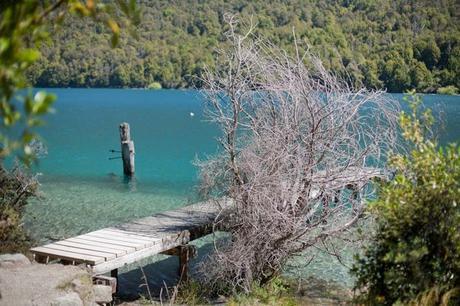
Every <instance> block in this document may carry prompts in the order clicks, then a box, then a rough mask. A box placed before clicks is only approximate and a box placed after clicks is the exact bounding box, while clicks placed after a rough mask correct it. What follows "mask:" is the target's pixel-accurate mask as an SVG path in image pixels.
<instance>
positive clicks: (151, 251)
mask: <svg viewBox="0 0 460 306" xmlns="http://www.w3.org/2000/svg"><path fill="white" fill-rule="evenodd" d="M228 206H230V201H229V200H221V201H219V202H216V201H207V202H201V203H197V204H193V205H189V206H186V207H182V208H180V209H177V210H173V211H167V212H161V213H157V214H155V215H153V216H150V217H145V218H142V219H138V220H135V221H132V222H129V223H125V224H121V225H117V226H113V227H108V228H104V229H101V230H97V231H94V232H90V233H87V234H84V235H80V236H76V237H72V238H69V239H65V240H61V241H57V242H53V243H50V244H46V245H43V246H39V247H35V248H32V249H31V252H32V253H33V254H34V256H35V259H36V260H37V261H38V262H45V263H47V262H49V261H50V260H61V261H64V262H67V263H71V264H85V265H86V266H87V267H88V268H90V269H91V271H92V273H93V274H94V275H98V274H103V273H106V272H109V271H114V270H116V269H118V268H120V267H122V266H124V265H127V264H130V263H133V262H136V261H138V260H140V259H142V258H146V257H149V256H152V255H155V254H159V253H162V252H165V251H168V250H171V249H174V248H176V247H180V246H184V245H186V244H187V243H188V242H189V241H192V240H194V239H197V238H199V237H202V236H204V235H206V234H209V233H210V232H211V231H212V224H213V221H214V220H215V218H216V217H218V215H219V214H220V213H221V212H222V211H223V210H225V209H226V208H227V207H228Z"/></svg>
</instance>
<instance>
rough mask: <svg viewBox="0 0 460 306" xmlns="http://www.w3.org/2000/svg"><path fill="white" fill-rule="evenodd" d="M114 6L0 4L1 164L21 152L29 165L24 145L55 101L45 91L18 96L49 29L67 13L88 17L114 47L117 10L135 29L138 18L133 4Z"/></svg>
mask: <svg viewBox="0 0 460 306" xmlns="http://www.w3.org/2000/svg"><path fill="white" fill-rule="evenodd" d="M116 3H117V6H114V5H112V4H106V3H104V2H103V1H96V0H88V1H81V0H58V1H48V0H46V1H38V0H20V1H16V0H14V1H11V0H7V1H2V2H1V3H0V119H1V120H0V160H1V159H3V158H5V157H6V156H8V155H10V154H11V153H12V152H13V151H15V150H17V149H22V153H21V155H20V156H21V158H22V159H23V160H24V161H26V162H30V160H31V158H32V157H33V150H32V149H31V147H30V145H29V143H30V142H31V141H32V140H33V139H35V138H36V137H37V135H36V134H35V133H34V132H33V128H34V127H37V126H40V125H42V124H43V123H44V121H43V119H42V117H43V115H45V114H47V113H49V112H50V111H51V106H52V104H53V102H54V101H55V99H56V97H55V96H54V95H52V94H49V93H46V92H44V91H40V92H38V93H37V94H35V95H34V96H33V95H32V93H31V92H28V93H21V92H18V90H20V89H24V88H26V87H27V86H28V85H29V84H28V83H27V80H26V77H25V73H26V71H27V69H28V68H29V67H30V66H31V65H32V64H34V63H35V62H37V61H38V60H39V59H40V57H41V53H40V51H39V49H40V47H41V46H42V45H43V44H44V43H46V42H47V41H49V39H50V34H49V30H48V27H49V26H50V25H52V24H53V23H60V22H62V21H63V20H64V18H65V17H66V15H67V14H74V15H78V16H80V17H91V18H92V19H94V20H96V21H98V22H102V23H104V24H106V25H107V27H108V28H109V29H110V30H111V33H112V38H111V42H112V45H113V46H115V45H116V44H117V43H118V38H119V36H120V26H119V24H118V22H117V18H116V15H117V12H116V7H119V8H120V10H121V11H122V12H123V13H124V14H125V15H127V16H128V17H129V18H128V21H131V22H132V23H133V24H138V23H139V19H140V11H139V10H138V9H137V8H136V1H134V0H128V2H126V1H125V0H117V1H116ZM21 105H22V106H21ZM15 126H21V128H22V132H21V133H20V136H19V137H12V136H11V134H12V132H11V129H13V128H14V127H15Z"/></svg>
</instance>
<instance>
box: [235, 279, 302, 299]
mask: <svg viewBox="0 0 460 306" xmlns="http://www.w3.org/2000/svg"><path fill="white" fill-rule="evenodd" d="M227 305H229V306H234V305H280V306H295V305H298V303H297V301H296V300H295V298H294V292H293V290H292V287H291V286H290V285H289V283H288V282H287V281H286V280H284V279H282V278H280V277H275V278H273V279H272V280H270V282H268V283H267V284H265V285H263V286H262V285H259V284H257V283H254V284H253V285H252V290H251V292H250V293H247V294H237V295H233V296H232V297H231V298H230V300H229V301H228V303H227Z"/></svg>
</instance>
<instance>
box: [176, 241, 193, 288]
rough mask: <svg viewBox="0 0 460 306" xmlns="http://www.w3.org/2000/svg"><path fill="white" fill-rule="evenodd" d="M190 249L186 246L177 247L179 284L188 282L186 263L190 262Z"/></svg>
mask: <svg viewBox="0 0 460 306" xmlns="http://www.w3.org/2000/svg"><path fill="white" fill-rule="evenodd" d="M190 255H191V254H190V247H189V246H187V245H184V246H180V247H179V282H186V281H187V280H188V262H189V260H190Z"/></svg>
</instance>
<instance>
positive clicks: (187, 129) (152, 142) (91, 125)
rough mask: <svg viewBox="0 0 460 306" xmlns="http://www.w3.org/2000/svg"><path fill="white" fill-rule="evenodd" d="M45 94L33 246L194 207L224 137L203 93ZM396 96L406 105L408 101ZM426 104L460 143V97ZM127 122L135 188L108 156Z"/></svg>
mask: <svg viewBox="0 0 460 306" xmlns="http://www.w3.org/2000/svg"><path fill="white" fill-rule="evenodd" d="M46 90H47V91H49V92H53V93H55V94H56V95H57V96H58V101H57V102H56V105H55V109H56V114H54V115H50V116H48V118H47V122H48V124H47V126H45V127H43V128H41V129H40V130H39V133H40V135H41V136H42V137H43V142H44V143H45V145H46V147H47V149H48V154H47V156H45V157H44V158H42V159H40V160H39V164H38V166H37V171H38V172H40V173H41V176H40V182H41V184H42V188H41V190H42V192H43V197H42V199H40V200H37V201H33V203H31V205H29V206H28V208H27V212H26V219H25V224H26V227H27V229H28V230H29V232H30V233H31V235H32V236H33V237H34V238H35V239H37V240H38V241H40V242H41V243H44V242H46V241H49V240H51V239H62V238H65V237H69V236H72V235H77V234H82V233H85V232H88V231H91V230H96V229H99V228H102V227H106V226H109V225H113V224H118V223H121V222H124V221H128V220H132V219H135V218H139V217H143V216H147V215H151V214H153V213H155V212H159V211H164V210H170V209H174V208H176V207H180V206H183V205H186V204H187V203H191V202H194V201H196V199H197V197H196V195H195V193H196V192H195V189H194V188H195V187H194V186H195V185H196V183H197V170H196V168H195V167H194V166H193V164H192V161H193V160H194V159H195V158H197V157H198V158H200V157H201V158H203V157H205V156H206V155H207V154H213V153H214V152H216V151H217V150H218V144H217V142H216V140H215V139H216V137H217V136H218V130H217V129H216V127H215V126H213V125H211V124H210V123H208V122H206V121H205V117H204V114H203V100H202V96H201V94H200V93H199V92H197V91H193V90H158V91H148V90H134V89H46ZM393 96H394V98H396V99H398V100H400V101H401V100H402V95H393ZM423 99H424V104H425V105H427V106H428V107H434V108H435V109H436V113H440V114H441V116H442V118H443V120H444V129H443V130H442V131H441V132H440V134H439V138H440V140H441V142H442V143H444V144H445V143H447V142H451V141H458V140H459V138H460V97H459V96H441V95H425V96H423ZM191 113H193V114H194V115H193V116H192V115H191ZM121 122H128V123H129V124H130V126H131V136H132V139H133V140H134V142H135V146H136V175H135V179H134V180H132V181H130V182H127V181H126V180H125V179H124V177H123V175H122V164H121V160H120V159H109V158H110V157H117V156H119V154H118V153H110V152H109V150H111V149H115V150H119V147H120V143H119V141H120V140H119V132H118V126H119V124H120V123H121ZM163 266H165V265H163ZM163 266H162V267H161V268H160V267H159V266H158V267H157V266H156V268H155V273H156V275H157V276H161V275H162V274H161V273H164V275H167V274H168V273H169V274H171V273H172V274H174V270H173V271H172V272H171V271H170V269H169V272H168V268H167V265H166V266H165V267H163ZM162 269H164V270H162ZM320 270H321V269H320ZM161 271H163V272H161ZM344 271H345V272H344ZM318 273H321V271H319V272H318ZM328 273H329V272H328ZM329 274H330V273H329ZM335 274H336V276H334V277H335V278H337V281H341V280H343V278H346V277H347V276H346V270H341V271H337V270H336V273H335ZM164 275H163V277H166V276H164ZM138 276H139V275H132V276H130V277H126V279H129V278H131V279H134V278H135V277H138ZM139 278H140V277H139ZM121 281H122V282H125V288H128V289H125V290H127V292H128V291H129V290H131V291H135V290H136V285H135V284H134V283H132V282H129V281H127V280H125V281H124V280H123V278H122V279H121ZM130 286H131V287H130ZM131 291H130V292H131Z"/></svg>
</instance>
